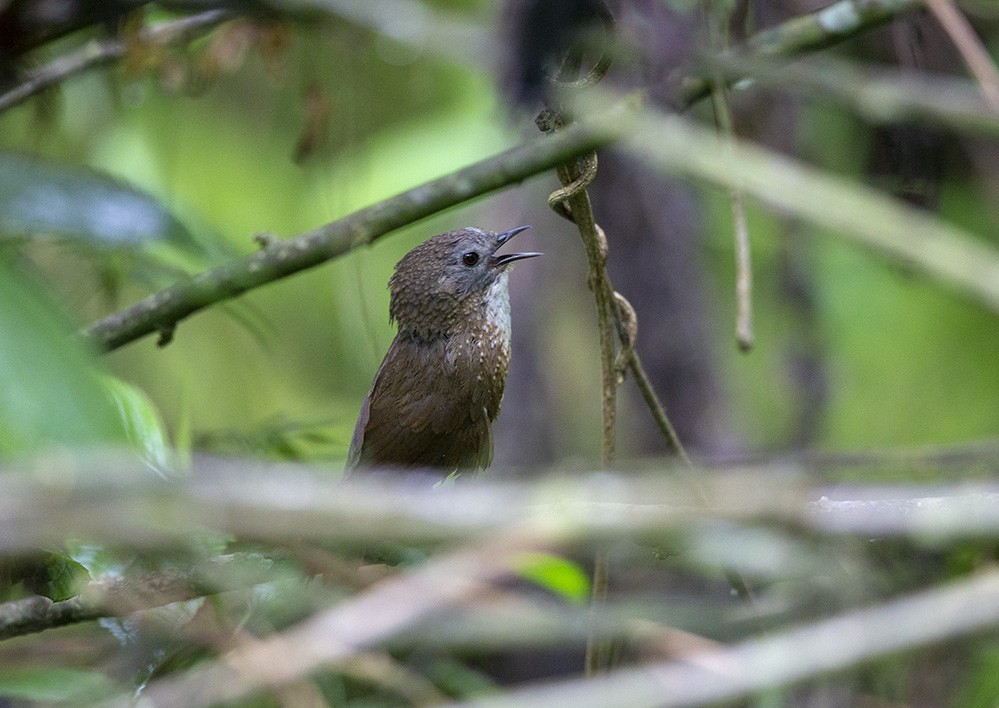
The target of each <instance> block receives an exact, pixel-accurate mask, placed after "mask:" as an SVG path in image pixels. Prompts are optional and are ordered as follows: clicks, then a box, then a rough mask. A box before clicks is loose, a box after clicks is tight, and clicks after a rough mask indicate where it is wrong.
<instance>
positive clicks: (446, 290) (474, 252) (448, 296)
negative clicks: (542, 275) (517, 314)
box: [389, 226, 541, 338]
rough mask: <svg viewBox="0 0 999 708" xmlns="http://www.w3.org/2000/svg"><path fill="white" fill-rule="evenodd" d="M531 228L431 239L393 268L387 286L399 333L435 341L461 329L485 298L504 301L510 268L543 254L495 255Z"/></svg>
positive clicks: (461, 232)
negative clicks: (410, 332) (457, 327)
mask: <svg viewBox="0 0 999 708" xmlns="http://www.w3.org/2000/svg"><path fill="white" fill-rule="evenodd" d="M528 228H530V227H528V226H518V227H517V228H515V229H510V230H509V231H504V232H503V233H494V232H492V231H483V230H482V229H477V228H473V227H466V228H464V229H458V230H457V231H448V232H446V233H443V234H438V235H437V236H433V237H431V238H429V239H427V240H426V241H424V242H423V243H421V244H420V245H419V246H417V247H416V248H414V249H413V250H411V251H410V252H409V253H407V254H406V255H405V256H403V258H402V260H400V261H399V262H398V263H397V264H396V266H395V274H394V275H393V276H392V279H391V280H389V289H390V290H391V303H390V305H389V314H390V316H391V318H392V319H393V320H395V321H397V322H398V323H399V327H400V330H402V329H409V330H411V331H413V332H415V333H417V334H419V335H420V336H424V337H428V338H429V337H435V336H440V335H443V334H447V333H448V332H449V331H451V330H453V328H454V327H456V326H460V324H461V322H462V321H463V320H465V319H467V318H469V317H470V316H473V315H474V311H475V309H476V308H478V307H481V306H482V305H484V304H485V299H486V298H487V297H489V296H496V295H497V294H498V296H500V297H503V298H506V297H507V295H506V278H505V274H506V271H507V268H508V267H509V266H510V264H511V263H513V262H514V261H519V260H522V259H524V258H533V257H534V256H540V255H541V254H540V253H534V252H529V253H505V254H497V253H496V252H497V251H498V250H499V249H500V247H501V246H503V244H505V243H506V242H507V241H509V240H510V239H511V238H513V237H514V236H516V235H517V234H519V233H520V232H521V231H524V230H525V229H528ZM497 284H498V285H499V286H500V288H499V290H497V288H496V286H497Z"/></svg>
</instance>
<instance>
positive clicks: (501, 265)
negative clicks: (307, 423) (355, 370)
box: [346, 226, 541, 476]
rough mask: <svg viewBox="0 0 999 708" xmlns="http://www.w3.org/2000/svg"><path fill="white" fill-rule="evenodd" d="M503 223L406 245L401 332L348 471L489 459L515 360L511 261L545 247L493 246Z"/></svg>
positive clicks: (394, 305)
mask: <svg viewBox="0 0 999 708" xmlns="http://www.w3.org/2000/svg"><path fill="white" fill-rule="evenodd" d="M527 228H529V227H527V226H520V227H518V228H516V229H511V230H510V231H506V232H504V233H500V234H497V233H492V232H490V231H483V230H481V229H476V228H472V227H468V228H464V229H458V230H457V231H448V232H447V233H443V234H438V235H437V236H434V237H432V238H430V239H428V240H427V241H425V242H424V243H422V244H420V245H419V246H417V247H416V248H414V249H413V250H412V251H410V252H409V253H407V254H406V255H405V256H404V257H403V258H402V260H400V261H399V262H398V263H397V264H396V266H395V274H394V275H393V276H392V278H391V280H389V289H390V291H391V300H390V304H389V315H390V317H391V319H392V320H394V321H395V322H396V323H397V324H398V333H397V334H396V337H395V339H394V340H393V341H392V345H391V346H390V347H389V350H388V353H387V354H386V355H385V359H384V360H383V361H382V365H381V367H379V369H378V373H377V374H375V380H374V383H373V384H372V385H371V390H370V391H369V392H368V396H367V398H365V399H364V403H363V405H362V406H361V413H360V416H358V419H357V425H356V427H355V428H354V436H353V438H352V440H351V443H350V454H349V455H348V457H347V467H346V469H347V472H350V471H352V470H357V469H363V468H397V469H398V468H423V469H432V470H433V471H435V472H440V473H441V475H442V476H444V475H448V474H451V473H452V472H455V471H463V470H465V471H467V470H475V469H483V468H485V467H488V466H489V463H490V462H491V461H492V456H493V443H492V433H491V430H490V427H491V425H492V422H493V420H494V419H495V418H496V415H497V413H499V408H500V401H501V400H502V398H503V385H504V383H505V382H506V374H507V370H508V368H509V366H510V295H509V289H508V285H507V277H508V273H507V269H508V268H509V266H510V264H511V263H513V262H514V261H518V260H521V259H524V258H533V257H534V256H540V255H541V254H540V253H507V254H504V255H497V253H496V251H497V250H498V249H499V248H500V247H501V246H502V245H503V244H504V243H506V242H507V241H508V240H509V239H510V238H512V237H513V236H515V235H516V234H518V233H520V232H521V231H523V230H524V229H527Z"/></svg>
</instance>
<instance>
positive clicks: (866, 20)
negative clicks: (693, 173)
mask: <svg viewBox="0 0 999 708" xmlns="http://www.w3.org/2000/svg"><path fill="white" fill-rule="evenodd" d="M922 7H923V0H839V2H836V3H833V4H832V5H830V6H829V7H826V8H823V9H821V10H817V11H815V12H811V13H808V14H805V15H800V16H798V17H794V18H792V19H790V20H787V21H785V22H782V23H781V24H779V25H776V26H774V27H771V28H769V29H765V30H763V31H762V32H759V33H757V34H755V35H753V36H752V37H750V38H749V40H748V41H747V42H746V46H745V47H744V48H742V49H738V50H733V51H730V52H725V53H724V56H726V57H728V58H731V60H732V61H733V62H737V61H740V60H741V58H743V57H745V59H746V60H747V61H753V60H754V59H758V58H761V57H791V56H797V55H800V54H806V53H808V52H813V51H817V50H819V49H825V48H826V47H831V46H833V45H835V44H838V43H840V42H842V41H843V40H845V39H849V38H850V37H853V36H855V35H858V34H861V33H863V32H866V31H867V30H869V29H873V28H874V27H877V26H879V25H882V24H884V23H885V22H889V21H891V20H893V19H895V18H896V17H898V16H899V15H901V14H903V13H906V12H912V11H914V10H918V9H921V8H922ZM711 84H712V79H711V77H690V78H686V79H684V81H683V85H682V86H681V90H680V105H681V106H683V107H689V106H691V105H692V104H694V103H696V102H697V101H699V100H701V99H702V98H705V97H707V96H708V95H709V94H710V93H711Z"/></svg>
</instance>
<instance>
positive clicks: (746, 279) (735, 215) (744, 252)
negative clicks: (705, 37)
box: [711, 76, 753, 352]
mask: <svg viewBox="0 0 999 708" xmlns="http://www.w3.org/2000/svg"><path fill="white" fill-rule="evenodd" d="M711 102H712V105H713V106H714V110H715V122H716V123H717V125H718V130H719V132H720V133H722V135H723V136H724V137H725V138H726V140H727V142H728V144H731V141H732V139H733V137H734V135H735V125H734V122H733V120H732V111H731V110H730V109H729V106H728V100H727V99H726V97H725V85H724V83H723V82H722V81H721V78H720V76H719V78H718V79H717V80H716V81H715V82H714V84H713V86H712V88H711ZM729 199H730V200H731V202H732V226H733V229H734V230H735V302H736V319H735V340H736V342H737V343H738V345H739V349H740V350H741V351H743V352H748V351H749V350H750V349H752V348H753V271H752V264H751V262H750V256H749V227H748V225H747V224H746V207H745V204H744V202H743V198H742V190H740V189H730V190H729Z"/></svg>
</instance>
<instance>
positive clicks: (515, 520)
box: [0, 445, 999, 577]
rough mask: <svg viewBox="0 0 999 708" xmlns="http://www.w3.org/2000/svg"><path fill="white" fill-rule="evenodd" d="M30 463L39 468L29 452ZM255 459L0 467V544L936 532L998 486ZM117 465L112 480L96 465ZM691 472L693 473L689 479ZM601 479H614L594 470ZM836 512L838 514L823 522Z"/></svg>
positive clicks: (748, 471) (967, 532)
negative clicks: (525, 528) (394, 471)
mask: <svg viewBox="0 0 999 708" xmlns="http://www.w3.org/2000/svg"><path fill="white" fill-rule="evenodd" d="M977 459H978V460H979V462H978V463H977V464H976V465H975V469H979V470H981V469H986V470H987V469H994V468H995V467H996V464H997V461H999V452H997V451H996V448H995V446H994V445H993V446H991V447H990V448H986V449H984V450H983V452H982V454H981V456H979V457H977ZM35 464H36V465H38V467H37V469H46V468H45V467H44V465H45V463H44V462H43V461H41V460H38V461H36V462H35ZM257 467H259V469H257ZM257 467H255V468H254V470H252V471H249V470H247V469H246V468H245V463H243V462H241V461H233V462H225V461H222V460H213V459H210V458H197V459H196V460H195V461H194V465H193V468H194V469H193V471H192V477H191V479H190V480H184V481H177V482H175V483H171V484H170V485H167V486H164V485H161V484H158V483H156V482H154V481H153V480H141V479H136V474H135V473H136V469H135V463H134V462H133V463H131V464H130V465H129V464H128V463H124V462H120V463H117V464H115V463H114V462H113V461H111V460H103V461H101V462H89V463H88V462H85V461H78V463H77V465H76V466H75V468H74V469H73V470H72V472H73V477H72V479H73V485H67V486H66V488H65V492H60V494H58V495H54V494H53V493H52V484H51V482H48V481H39V480H37V479H34V478H26V475H19V474H17V473H11V470H10V469H9V468H5V469H3V470H0V512H2V513H0V554H3V555H11V554H16V553H20V552H23V551H24V550H25V549H31V548H40V547H41V548H44V547H46V546H50V545H52V544H58V543H59V542H60V541H61V540H62V539H65V538H67V537H74V538H86V539H91V540H92V541H93V542H94V543H106V544H108V545H112V546H114V545H120V544H123V543H124V544H127V545H128V546H129V547H133V548H162V547H164V546H171V545H173V544H176V543H183V542H184V541H185V539H186V538H187V535H189V532H187V531H185V529H190V528H192V527H198V528H207V529H212V530H215V531H218V532H221V533H225V534H231V535H233V536H236V537H248V538H255V539H260V540H261V541H267V542H274V543H282V544H283V543H286V542H288V541H289V540H294V541H301V540H311V539H319V540H323V541H330V542H337V543H349V544H357V543H368V542H371V541H373V540H384V539H393V540H395V541H397V542H399V543H414V544H425V543H434V544H436V543H441V542H460V541H462V540H465V539H468V538H473V537H476V538H477V537H483V536H487V535H489V534H494V533H501V532H502V531H503V530H505V529H510V528H512V527H514V526H517V525H521V524H529V523H533V522H536V521H540V522H543V523H547V524H551V525H555V526H557V527H558V530H559V533H560V534H562V537H563V538H565V539H568V540H569V541H571V542H574V543H575V542H585V541H593V540H615V539H619V538H634V537H640V538H644V537H649V536H651V537H654V538H662V537H663V536H664V535H668V534H671V533H675V532H677V531H679V530H681V529H684V528H685V527H686V526H687V525H689V524H690V523H691V522H693V521H694V520H697V519H703V518H704V517H709V518H713V519H722V520H725V521H730V522H733V523H737V524H749V523H754V522H759V521H765V520H776V521H777V522H781V521H784V522H786V523H790V524H792V525H794V526H795V527H801V526H806V527H808V528H816V529H819V530H821V529H823V528H829V529H830V530H834V531H835V533H836V534H842V533H846V532H849V533H851V534H856V535H858V536H862V537H873V536H885V535H903V536H906V535H912V536H917V537H924V536H925V534H926V533H927V532H932V534H933V538H934V539H935V540H941V541H942V540H946V539H951V540H953V539H962V538H980V537H983V536H986V537H987V536H995V535H996V534H997V533H999V485H997V484H996V483H994V482H993V483H989V482H979V483H975V482H974V478H972V479H971V480H964V481H960V482H955V483H953V484H949V485H919V486H913V485H907V486H900V485H896V486H892V485H880V486H857V487H854V488H850V489H846V488H844V486H843V485H842V484H841V483H838V484H834V485H833V486H831V487H829V486H822V485H820V484H818V483H817V482H818V480H816V478H814V477H808V476H806V475H803V474H801V473H800V470H801V468H800V467H798V466H796V465H794V464H793V463H790V462H785V461H782V462H780V463H779V464H777V463H774V464H772V465H770V466H761V467H748V466H745V465H742V466H739V467H738V468H737V469H728V470H726V471H725V473H724V474H719V473H718V471H717V470H712V469H711V468H704V467H696V468H689V469H690V473H689V475H685V476H684V477H681V476H679V475H668V474H664V472H663V470H661V469H660V470H654V471H652V472H651V473H648V474H638V473H635V472H630V473H627V474H617V475H614V476H613V477H610V476H609V474H610V473H608V472H598V473H594V474H593V475H590V474H578V475H576V476H573V477H561V478H560V479H559V480H558V483H557V484H555V483H553V481H552V479H551V478H547V477H542V478H539V479H538V480H537V481H534V482H521V483H517V482H515V481H513V480H506V479H505V476H503V475H499V476H496V477H500V478H504V479H500V478H494V479H492V480H489V479H485V478H482V479H474V480H469V481H467V482H465V483H464V484H460V485H455V486H453V487H446V488H440V489H433V488H431V486H430V485H429V484H424V480H423V479H419V478H416V479H414V478H413V477H412V476H409V477H407V478H404V479H391V478H388V479H379V478H373V479H371V480H370V481H369V480H367V479H365V480H364V481H363V482H362V481H354V482H351V483H350V484H338V482H337V480H335V479H331V478H330V476H329V474H328V473H324V472H323V471H322V470H319V471H309V470H308V468H305V467H302V466H293V465H278V464H274V465H257ZM935 468H936V467H935V465H933V464H932V463H930V465H926V466H922V467H921V468H920V469H921V470H922V473H923V475H927V474H928V473H929V472H930V471H931V470H932V469H935ZM52 472H53V474H54V475H55V476H54V477H53V476H50V477H49V478H47V479H60V477H59V476H58V473H56V471H54V470H53V471H52ZM128 472H131V474H128ZM139 472H140V474H141V473H143V472H144V471H142V470H140V471H139ZM115 473H117V474H118V475H120V476H119V477H118V478H117V479H115V480H108V479H107V478H106V475H108V474H115ZM102 476H105V477H104V479H103V480H102ZM19 477H20V478H19ZM693 477H696V478H697V479H698V480H699V484H698V485H694V484H692V483H691V482H690V479H689V478H693ZM608 479H612V480H613V483H611V484H603V483H599V482H600V480H605V481H606V480H608ZM60 489H62V488H60ZM823 497H828V498H830V499H833V500H842V499H847V500H849V501H850V502H851V503H852V506H851V505H842V504H839V503H830V502H829V501H821V500H822V499H823ZM661 500H666V501H661ZM817 500H818V501H817ZM871 502H877V503H878V504H877V505H872V504H871ZM857 510H870V513H864V514H859V513H857ZM840 519H842V520H843V521H842V523H836V524H834V523H833V522H834V521H838V520H840ZM833 526H835V528H833ZM186 534H187V535H186ZM209 577H210V576H209Z"/></svg>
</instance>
